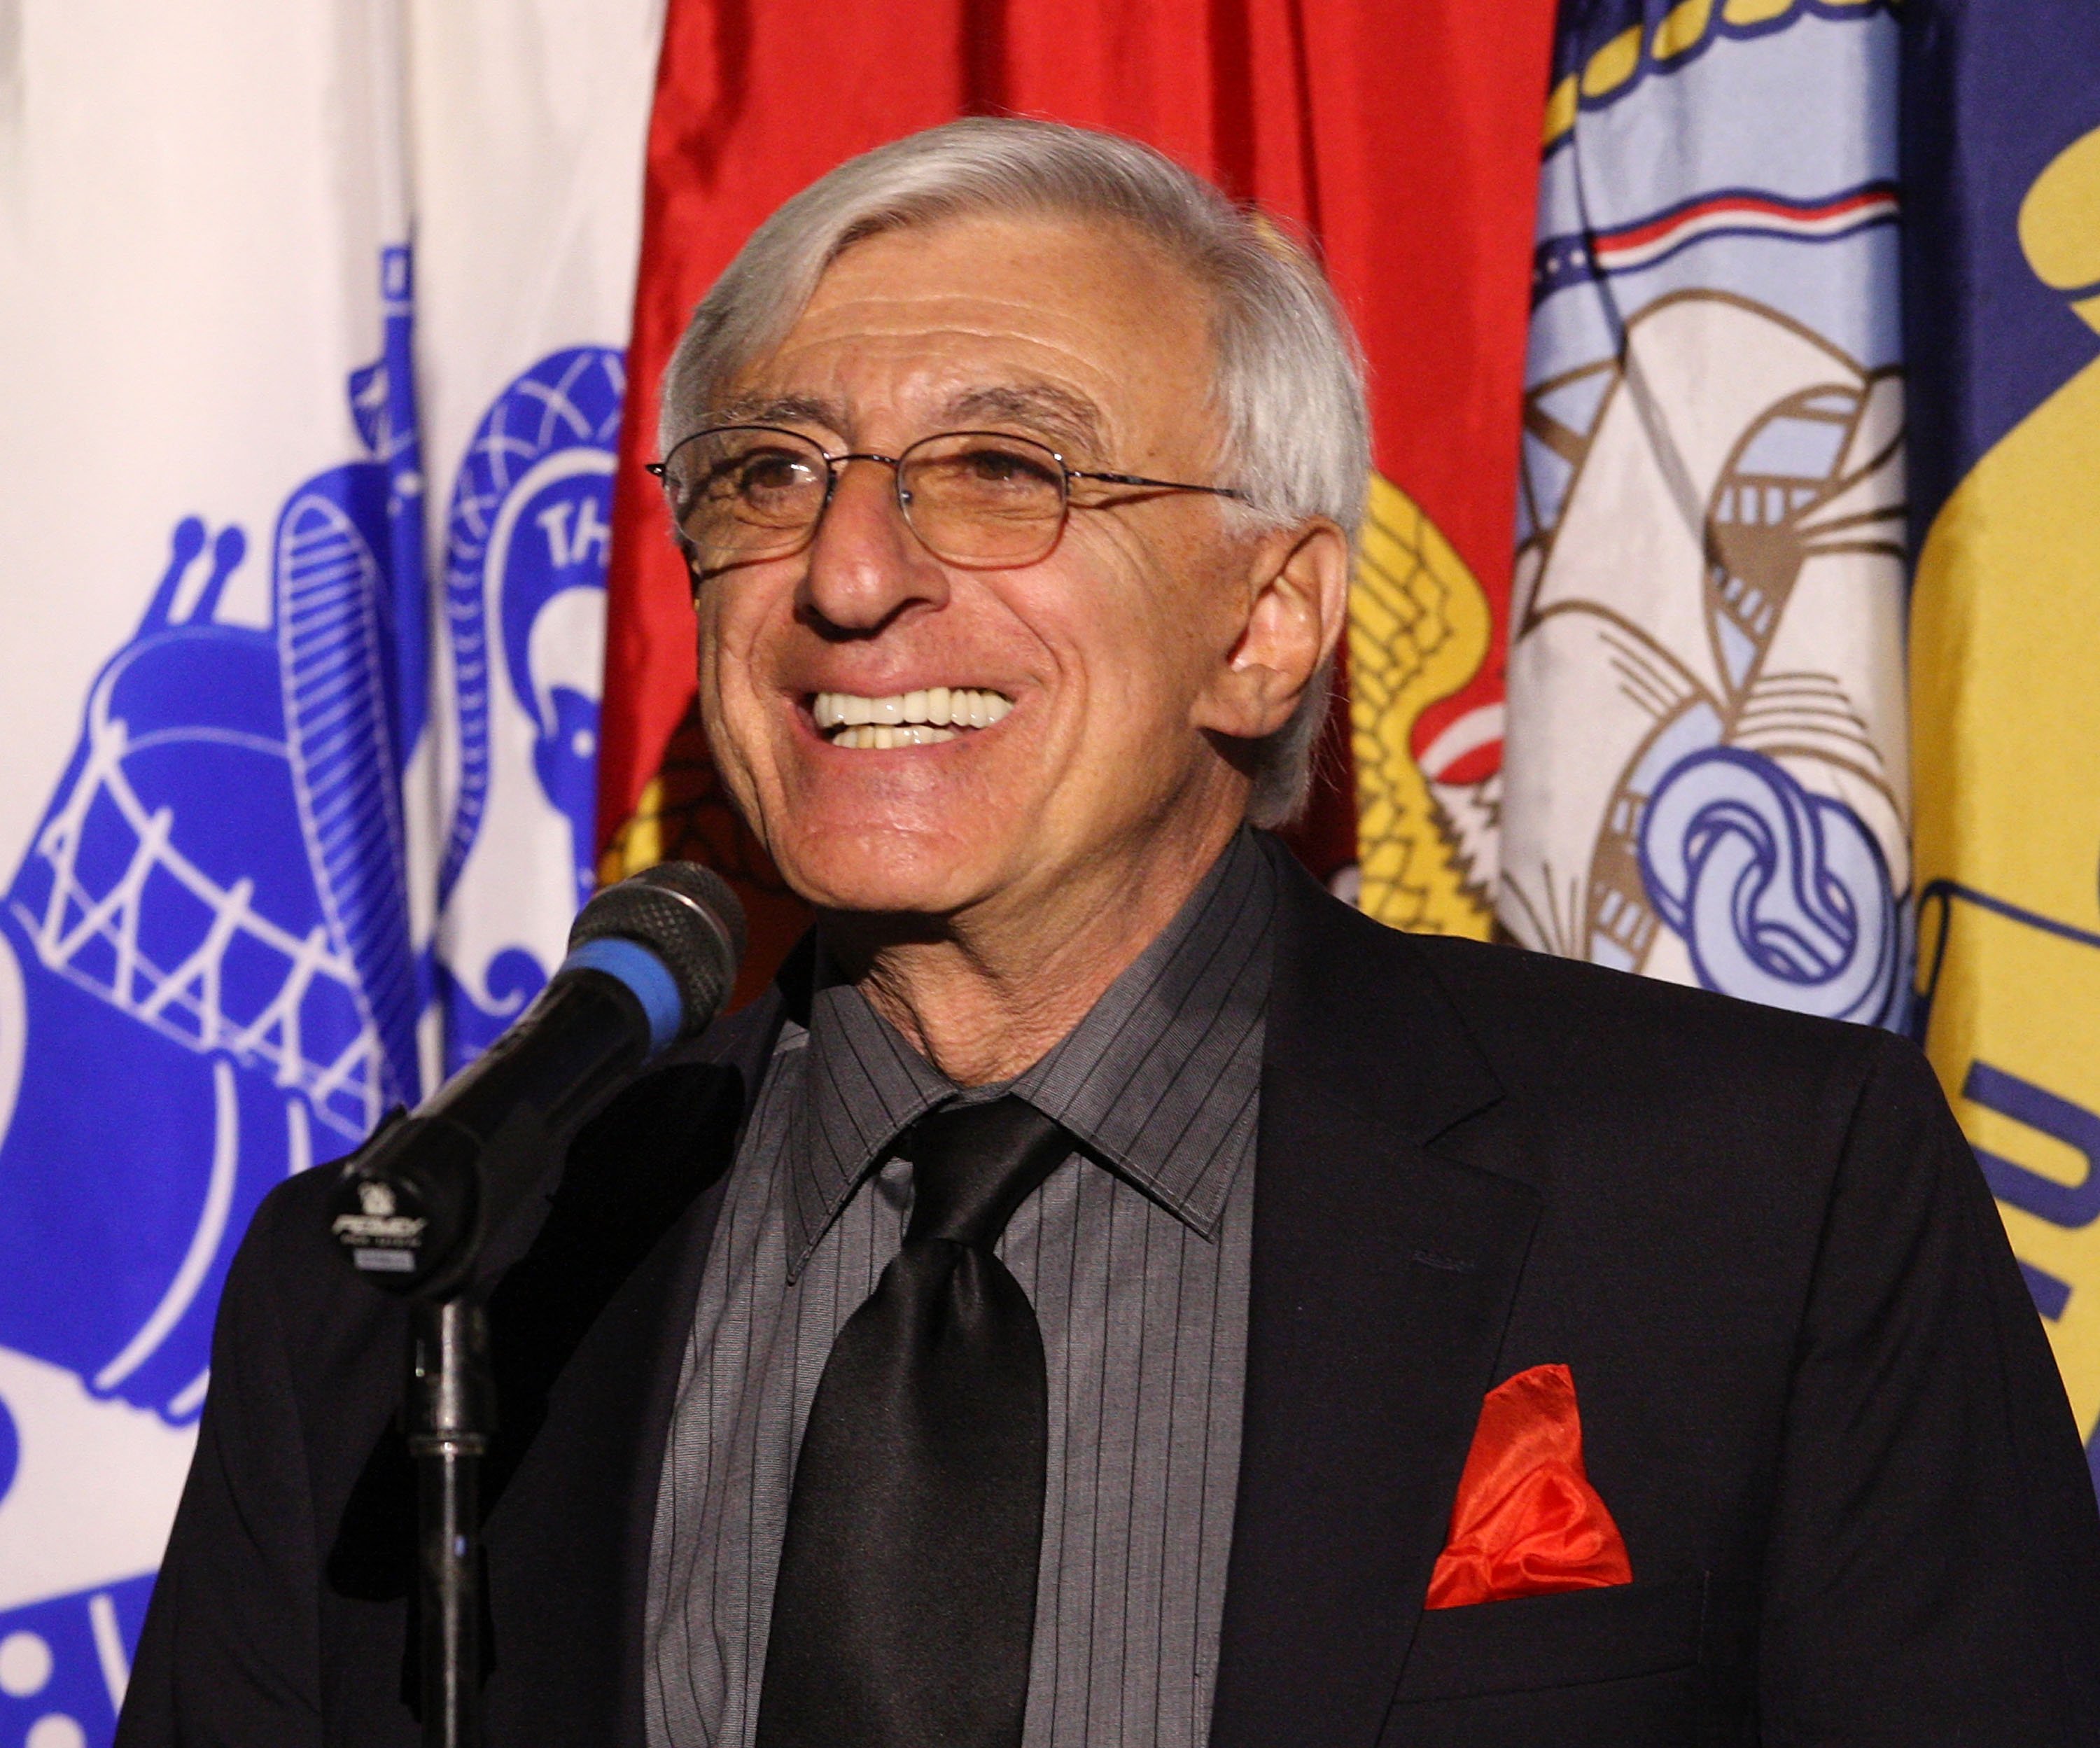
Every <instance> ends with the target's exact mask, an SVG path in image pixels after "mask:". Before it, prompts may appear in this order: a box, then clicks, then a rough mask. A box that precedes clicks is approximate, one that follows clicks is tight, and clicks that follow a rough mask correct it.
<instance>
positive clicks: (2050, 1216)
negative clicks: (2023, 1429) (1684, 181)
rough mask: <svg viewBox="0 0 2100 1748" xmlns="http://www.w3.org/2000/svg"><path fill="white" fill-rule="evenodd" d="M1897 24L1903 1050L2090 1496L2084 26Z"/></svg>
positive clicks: (2088, 335) (2088, 259)
mask: <svg viewBox="0 0 2100 1748" xmlns="http://www.w3.org/2000/svg"><path fill="white" fill-rule="evenodd" d="M1912 11H1913V15H1912V16H1910V17H1908V18H1907V19H1906V20H1905V29H1906V31H1907V33H1908V35H1909V54H1908V59H1907V62H1906V65H1905V106H1906V113H1905V139H1904V151H1905V158H1906V163H1907V166H1908V170H1907V177H1908V185H1907V188H1906V198H1907V200H1908V202H1909V207H1910V231H1911V237H1910V246H1909V260H1908V270H1909V271H1908V279H1907V282H1906V286H1905V291H1906V296H1907V303H1908V316H1907V322H1908V329H1909V335H1910V342H1911V358H1912V360H1913V365H1912V382H1913V408H1914V409H1915V414H1914V417H1915V424H1916V430H1917V437H1916V440H1915V462H1914V466H1913V500H1912V501H1913V510H1914V526H1915V527H1916V529H1917V535H1918V538H1919V554H1918V563H1917V581H1916V586H1915V592H1914V594H1913V600H1912V604H1911V620H1910V629H1911V646H1910V655H1911V697H1912V703H1913V732H1914V734H1915V735H1916V739H1917V867H1918V879H1919V881H1920V893H1921V903H1920V911H1919V951H1918V989H1919V1025H1918V1029H1919V1031H1920V1033H1921V1036H1922V1038H1923V1040H1924V1042H1925V1046H1926V1052H1927V1053H1928V1054H1929V1055H1930V1057H1931V1058H1932V1062H1933V1066H1935V1068H1936V1069H1937V1070H1939V1076H1940V1079H1941V1082H1942V1084H1943V1085H1944V1087H1945V1088H1946V1091H1947V1095H1948V1098H1949V1099H1951V1100H1952V1101H1953V1104H1954V1109H1955V1113H1956V1115H1957V1116H1958V1117H1959V1118H1960V1119H1961V1124H1962V1127H1963V1128H1965V1130H1966V1131H1967V1132H1968V1134H1969V1137H1970V1141H1972V1142H1973V1143H1974V1145H1975V1148H1976V1154H1977V1157H1978V1159H1979V1160H1980V1161H1981V1162H1982V1163H1983V1171H1984V1175H1985V1176H1987V1177H1988V1180H1989V1181H1990V1185H1991V1188H1992V1191H1993V1192H1994V1193H1995V1194H1996V1196H1997V1198H1998V1206H1999V1208H2000V1210H2001V1212H2002V1213H2003V1214H2004V1216H2005V1227H2006V1230H2007V1232H2008V1233H2009V1234H2010V1237H2011V1238H2012V1243H2013V1250H2014V1254H2015V1255H2016V1256H2018V1258H2019V1261H2020V1265H2021V1268H2022V1270H2023V1272H2024V1273H2025V1274H2026V1276H2027V1286H2028V1289H2029V1291H2031V1292H2032V1294H2033V1296H2034V1302H2035V1305H2036V1309H2038V1310H2039V1311H2040V1313H2041V1316H2042V1319H2043V1322H2044V1324H2045V1327H2046V1328H2047V1329H2048V1331H2049V1340H2051V1342H2052V1343H2053V1344H2054V1347H2055V1349H2056V1357H2057V1360H2058V1364H2059V1365H2060V1366H2062V1367H2063V1375H2064V1381H2065V1383H2066V1384H2067V1386H2068V1388H2069V1390H2070V1393H2071V1406H2072V1408H2073V1410H2075V1411H2076V1415H2077V1417H2078V1424H2079V1426H2080V1429H2081V1430H2082V1431H2083V1432H2085V1435H2086V1437H2087V1440H2088V1443H2087V1446H2086V1448H2087V1450H2088V1452H2089V1454H2091V1456H2092V1459H2093V1464H2094V1472H2095V1477H2096V1481H2100V1048H2096V1041H2100V10H2096V9H2095V8H2094V7H2093V6H2092V5H2091V4H2089V0H2020V3H2018V5H2014V4H2010V3H2005V0H1984V3H1974V0H1971V3H1969V4H1965V5H1948V4H1944V3H1940V0H1926V3H1924V4H1922V5H1914V6H1913V9H1912Z"/></svg>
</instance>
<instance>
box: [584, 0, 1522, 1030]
mask: <svg viewBox="0 0 2100 1748" xmlns="http://www.w3.org/2000/svg"><path fill="white" fill-rule="evenodd" d="M715 17H716V9H715V8H714V7H712V5H710V4H709V3H708V0H673V3H672V5H671V7H670V12H669V17H668V24H667V34H666V38H665V43H664V59H663V65H662V72H661V74H660V83H659V86H658V91H657V99H656V109H655V120H654V122H653V124H652V131H651V148H650V158H649V183H648V187H649V192H648V197H647V209H646V221H645V225H644V237H643V261H642V282H641V285H640V288H639V289H638V292H637V303H636V311H635V321H634V340H633V352H632V358H633V369H634V377H635V389H636V392H635V394H634V395H633V399H632V401H631V403H630V413H629V421H628V424H627V427H626V435H625V439H624V455H623V466H622V470H621V473H620V483H619V486H618V489H617V493H616V497H615V523H616V532H615V541H614V558H613V572H612V578H611V594H612V604H611V624H610V626H609V630H608V639H609V643H608V660H607V718H606V752H605V766H604V771H603V788H602V813H601V816H600V820H601V829H602V832H603V833H604V835H605V837H606V841H607V843H608V845H609V848H608V850H607V855H606V860H605V864H604V872H605V873H606V874H607V876H616V875H619V874H622V873H624V872H630V871H632V870H633V869H634V868H637V867H643V866H646V864H647V863H650V862H651V861H654V860H656V859H660V858H661V857H663V856H666V855H675V854H697V855H699V856H700V857H701V858H703V859H707V860H709V861H712V862H713V863H714V864H715V865H716V866H717V867H721V868H723V869H724V870H725V872H729V873H730V874H732V875H733V876H735V877H736V878H737V879H738V880H739V882H740V884H741V885H742V886H743V891H744V894H745V897H746V900H747V903H748V905H749V906H750V908H751V911H752V952H751V954H750V956H749V958H748V960H747V962H746V968H745V982H744V989H745V991H746V992H747V993H748V992H749V991H750V990H751V989H752V987H755V986H756V985H757V984H758V983H761V982H762V981H763V980H764V979H765V978H767V977H770V974H771V972H772V969H773V967H774V964H775V963H777V960H778V958H779V954H780V953H781V951H783V950H784V948H785V947H786V945H787V942H789V941H791V940H792V938H793V936H794V934H796V933H797V932H799V930H800V929H801V926H802V925H803V922H804V920H805V919H804V916H803V913H802V912H801V907H799V905H797V904H796V903H795V902H794V901H793V900H792V898H790V897H789V895H787V894H786V893H785V891H784V890H783V889H782V888H781V886H780V885H779V880H778V877H777V876H775V875H774V874H773V872H772V871H771V869H770V867H769V865H768V864H767V863H766V862H765V856H764V853H763V850H762V848H761V846H760V845H757V843H756V842H754V841H752V839H751V838H750V836H749V835H748V833H746V832H744V831H743V828H742V827H741V825H740V824H739V823H738V822H737V821H736V819H735V816H734V814H733V813H732V812H731V810H730V806H729V804H728V801H727V798H726V796H725V795H724V793H723V792H722V791H721V787H720V785H719V784H718V783H717V781H716V779H715V777H714V775H713V772H712V769H711V767H710V766H709V765H708V758H707V753H706V748H705V747H704V744H703V743H702V739H701V734H700V729H699V722H698V717H697V713H696V712H695V708H694V706H693V676H694V664H693V649H692V633H691V629H690V626H691V619H690V608H689V607H688V605H687V599H686V590H687V587H688V585H687V582H686V576H685V575H684V571H683V567H682V564H681V563H680V562H679V560H678V558H677V554H675V552H674V551H673V550H672V547H671V545H670V542H669V541H668V537H667V533H666V527H665V520H664V510H663V505H662V503H661V500H660V496H659V495H652V490H651V486H650V483H649V482H648V481H647V480H646V479H644V478H643V477H642V475H641V472H640V464H641V463H642V462H643V461H646V460H648V459H650V458H651V456H652V455H653V453H654V445H655V417H656V408H655V390H656V378H657V377H658V376H659V375H660V373H661V370H662V368H663V364H664V360H666V359H668V356H669V355H670V351H671V349H672V347H673V345H674V344H675V343H676V341H677V336H678V333H679V332H680V331H681V330H682V329H683V327H684V325H685V323H686V320H687V318H688V317H689V316H690V314H691V312H692V308H693V306H694V304H695V302H698V300H699V298H700V297H701V295H702V294H704V292H705V291H706V290H707V289H708V285H710V284H711V283H712V280H714V278H715V276H716V275H717V274H718V273H719V272H720V271H721V269H722V267H725V266H726V264H727V263H728V262H729V260H730V257H731V256H732V255H733V254H735V251H736V249H738V247H739V246H740V245H741V244H742V243H743V240H744V239H745V238H746V237H747V236H749V234H750V233H751V232H752V229H753V228H755V227H757V224H758V223H760V222H761V220H763V219H765V216H766V215H767V214H769V213H770V212H771V211H772V210H773V209H774V207H775V206H777V205H779V203H780V202H781V201H783V200H785V199H786V198H787V196H789V195H791V194H792V193H794V192H796V190H798V189H800V188H802V187H804V186H805V185H806V184H807V183H810V182H812V181H814V179H816V178H817V177H818V176H819V175H821V174H823V173H824V172H825V171H826V170H830V169H831V168H832V167H833V166H835V165H836V164H838V163H840V161H843V160H845V158H847V157H851V156H852V155H854V153H856V152H861V151H864V150H866V149H867V148H870V147H872V146H876V145H878V144H880V143H883V142H884V141H885V140H889V139H895V138H897V137H898V136H899V135H903V134H907V133H910V132H912V131H914V130H917V129H919V128H922V127H925V126H931V125H933V124H934V123H937V122H939V121H946V120H948V119H950V118H951V117H955V116H957V115H961V114H966V113H986V112H990V113H1017V114H1025V115H1030V116H1039V117H1052V118H1054V119H1057V120H1061V121H1072V122H1075V123H1079V124H1080V125H1083V126H1101V127H1108V128H1112V129H1114V130H1118V131H1121V132H1123V133H1127V134H1130V135H1135V136H1136V137H1137V138H1140V139H1145V140H1147V141H1149V142H1150V143H1152V144H1154V145H1156V146H1158V147H1159V148H1161V149H1162V150H1163V151H1165V152H1168V153H1169V154H1170V155H1171V156H1173V157H1176V158H1177V159H1178V160H1179V161H1181V162H1183V163H1185V164H1187V165H1189V166H1190V167H1191V168H1192V169H1194V170H1198V171H1200V172H1202V173H1204V174H1208V175H1210V176H1211V177H1212V178H1214V179H1215V180H1216V181H1218V182H1219V183H1220V185H1221V186H1223V187H1224V188H1226V189H1227V190H1228V191H1229V192H1231V193H1233V195H1235V196H1237V197H1239V198H1242V199H1246V200H1250V201H1253V202H1255V203H1256V204H1257V205H1260V207H1261V208H1262V209H1263V210H1264V211H1265V212H1267V213H1268V214H1271V215H1272V216H1273V217H1274V218H1275V219H1277V220H1278V221H1279V222H1280V223H1284V224H1286V225H1290V226H1291V227H1295V228H1296V229H1297V230H1298V231H1299V232H1300V233H1301V234H1302V235H1304V236H1306V237H1308V239H1310V240H1311V241H1312V242H1313V243H1314V245H1316V247H1317V249H1318V251H1319V253H1320V254H1321V258H1322V259H1323V261H1324V263H1325V264H1326V267H1327V270H1328V272H1329V274H1330V277H1331V278H1332V280H1333V281H1334V284H1335V288H1336V289H1337V291H1338V292H1339V294H1340V296H1341V298H1342V301H1343V303H1344V304H1345V305H1346V306H1347V307H1348V310H1349V312H1350V315H1351V316H1352V318H1353V320H1355V322H1356V324H1357V329H1358V331H1359V333H1360V334H1361V337H1362V339H1363V342H1364V344H1365V350H1366V351H1367V353H1368V355H1369V360H1370V382H1371V389H1372V402H1373V408H1372V410H1373V417H1374V427H1375V431H1376V440H1377V458H1378V463H1379V470H1380V477H1379V480H1378V482H1377V483H1376V484H1375V486H1374V490H1373V493H1372V497H1371V501H1370V505H1369V512H1370V514H1369V519H1368V523H1367V526H1366V531H1365V543H1364V549H1363V557H1362V563H1361V567H1360V569H1359V572H1358V576H1357V582H1358V587H1357V591H1356V597H1355V606H1354V608H1353V611H1352V620H1351V625H1350V628H1349V636H1348V650H1347V661H1348V667H1349V669H1350V679H1349V700H1348V703H1349V709H1348V725H1347V726H1348V730H1349V731H1351V732H1349V733H1343V734H1338V735H1335V736H1334V737H1333V738H1332V742H1331V744H1330V747H1329V748H1328V749H1327V750H1328V753H1329V754H1330V757H1328V758H1327V759H1326V760H1325V761H1324V763H1323V768H1324V770H1325V773H1326V779H1327V781H1326V785H1325V787H1324V788H1323V790H1322V792H1321V796H1320V797H1319V798H1318V799H1317V800H1316V802H1315V805H1314V808H1313V810H1312V815H1311V817H1310V818H1309V819H1308V821H1307V823H1306V824H1305V826H1304V828H1302V829H1301V831H1300V832H1299V836H1298V846H1299V850H1300V853H1301V854H1303V855H1304V857H1305V859H1306V860H1307V861H1308V863H1310V864H1311V865H1312V867H1314V869H1315V870H1316V872H1319V873H1320V874H1321V875H1322V876H1329V877H1334V878H1335V879H1336V881H1337V884H1338V885H1340V886H1342V887H1343V889H1346V890H1348V891H1350V892H1351V893H1352V895H1357V896H1359V897H1360V898H1361V902H1362V903H1363V905H1364V907H1365V909H1367V910H1369V911H1370V912H1372V913H1373V914H1374V915H1377V916H1381V917H1383V918H1384V919H1385V920H1388V921H1392V922H1395V923H1399V924H1402V925H1406V926H1410V927H1415V928H1427V929H1447V930H1454V931H1459V932H1464V933H1468V934H1483V935H1484V934H1486V932H1487V929H1488V926H1489V900H1490V894H1491V893H1492V890H1493V881H1494V831H1495V806H1496V788H1495V785H1496V783H1497V780H1498V776H1497V774H1498V767H1499V764H1500V760H1501V750H1502V657H1501V645H1502V633H1501V624H1502V608H1503V603H1505V602H1506V600H1507V591H1508V576H1509V562H1510V561H1509V528H1510V515H1511V508H1510V506H1511V502H1512V501H1513V498H1514V495H1515V486H1514V479H1513V474H1514V457H1515V448H1516V413H1517V406H1518V398H1519V397H1518V384H1519V381H1520V371H1521V364H1522V354H1523V347H1524V276H1523V265H1524V260H1523V257H1524V238H1525V236H1526V235H1527V234H1528V228H1529V222H1530V214H1531V210H1532V205H1533V197H1534V186H1535V178H1536V157H1535V148H1534V146H1533V139H1532V136H1531V135H1529V121H1530V120H1531V118H1533V117H1536V116H1537V113H1539V108H1540V104H1541V103H1542V97H1543V92H1544V88H1545V74H1546V50H1547V39H1548V35H1549V32H1550V29H1551V8H1550V3H1549V0H1524V4H1521V5H1518V6H1515V7H1505V8H1504V9H1503V10H1502V12H1500V13H1499V14H1498V15H1497V18H1496V21H1495V25H1494V28H1493V29H1492V30H1484V29H1480V15H1479V13H1478V11H1477V9H1476V8H1472V7H1466V6H1463V5H1458V4H1455V3H1449V0H1435V3H1432V4H1426V5H1422V6H1417V7H1410V8H1405V9H1402V10H1401V11H1400V12H1397V13H1396V12H1395V11H1394V9H1393V8H1392V7H1390V6H1388V5H1384V4H1374V3H1372V0H1343V3H1337V4H1333V5H1326V6H1321V7H1301V6H1298V5H1294V4H1290V3H1287V0H1231V3H1229V4H1226V5H1223V6H1220V5H1215V4H1211V3H1209V0H1158V3H1157V4H1154V5H1149V6H1147V7H1143V8H1141V9H1139V10H1137V11H1132V9H1131V8H1130V7H1127V6H1124V5H1120V4H1115V3H1113V0H1083V3H1081V4H1079V5H1076V6H1075V5H1071V4H1060V5H1049V4H1038V3H1035V0H1024V3H1017V4H1014V5H1011V6H1008V7H1003V8H1001V9H999V20H1000V21H999V27H998V28H997V29H989V28H987V26H986V20H985V19H984V17H983V16H982V15H981V10H980V9H979V8H977V7H971V6H967V5H933V6H928V5H924V4H919V3H910V4H907V3H903V0H894V3H890V4H885V5H874V6H862V7H854V8H850V9H848V10H847V11H845V12H843V13H838V14H834V15H832V18H831V19H830V20H828V23H827V29H825V30H824V31H823V32H821V33H811V32H810V31H809V30H808V29H805V26H804V24H803V22H802V21H801V20H799V19H797V18H796V15H794V14H792V12H781V13H778V14H775V13H774V12H772V11H765V10H761V11H758V12H757V13H755V14H753V15H752V19H751V20H750V23H749V24H748V28H747V29H744V30H743V31H741V32H740V33H739V35H738V37H737V39H736V41H735V44H734V46H733V47H732V46H730V45H728V44H727V43H726V39H725V38H724V37H723V35H722V34H721V32H720V31H718V30H717V28H716V26H715V24H714V19H715ZM819 89H820V90H825V91H827V92H830V93H834V94H836V100H835V101H827V102H826V103H824V104H821V105H812V104H810V103H809V102H808V101H807V100H806V94H807V93H808V92H809V91H810V90H819ZM1336 726H1337V727H1340V726H1342V724H1341V722H1340V721H1339V717H1338V721H1337V723H1336ZM1351 739H1353V747H1354V753H1355V757H1354V761H1353V771H1352V761H1351V759H1350V757H1349V753H1348V748H1349V745H1350V742H1351ZM1352 790H1353V793H1352Z"/></svg>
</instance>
